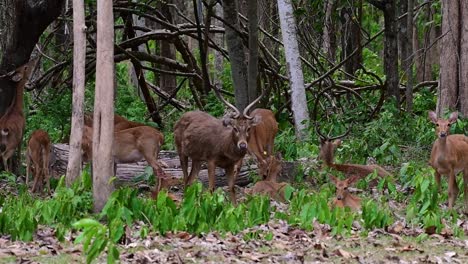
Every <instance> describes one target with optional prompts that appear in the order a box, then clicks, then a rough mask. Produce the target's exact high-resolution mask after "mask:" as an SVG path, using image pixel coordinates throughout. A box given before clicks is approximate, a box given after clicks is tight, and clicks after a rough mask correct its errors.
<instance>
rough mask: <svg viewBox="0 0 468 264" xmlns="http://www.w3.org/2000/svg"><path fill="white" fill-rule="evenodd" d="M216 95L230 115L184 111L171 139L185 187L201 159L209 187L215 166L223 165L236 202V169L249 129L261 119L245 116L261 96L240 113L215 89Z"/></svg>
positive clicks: (232, 198)
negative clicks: (232, 113) (206, 168)
mask: <svg viewBox="0 0 468 264" xmlns="http://www.w3.org/2000/svg"><path fill="white" fill-rule="evenodd" d="M214 90H215V93H216V95H217V96H218V98H219V99H220V100H221V101H222V102H223V103H224V104H225V105H226V106H228V107H229V108H231V109H233V110H234V111H235V114H234V115H232V116H230V117H225V118H224V119H223V120H220V119H217V118H215V117H213V116H211V115H210V114H208V113H205V112H201V111H191V112H187V113H185V114H184V115H182V117H181V118H180V120H179V121H177V123H176V124H175V126H174V140H175V143H176V147H177V152H178V154H179V157H180V165H181V167H182V172H183V174H184V186H185V187H187V186H188V185H189V184H192V182H193V181H194V180H195V178H196V177H197V176H198V173H199V171H200V169H201V164H202V162H204V161H206V162H207V163H208V182H209V189H210V190H211V191H214V188H215V168H216V166H218V167H221V168H224V170H225V172H226V177H227V180H228V186H229V187H228V188H229V193H230V198H231V201H232V202H233V203H236V193H235V189H234V184H235V181H236V178H237V170H236V169H235V168H236V167H238V165H239V161H241V160H242V159H243V158H244V156H245V154H246V153H247V149H248V141H249V137H250V132H251V128H252V127H254V126H256V125H257V124H258V123H259V122H260V117H259V116H250V115H248V114H247V113H248V111H249V109H250V108H251V107H252V106H254V105H255V104H256V103H257V102H258V101H259V100H260V98H261V97H262V96H263V94H262V95H260V97H258V98H257V99H255V100H254V101H253V102H252V103H251V104H249V105H248V106H247V107H245V109H244V111H243V112H242V113H241V112H240V111H239V109H237V108H236V107H235V106H234V105H232V104H230V103H229V102H227V101H226V100H225V99H224V98H223V97H222V96H221V94H220V93H219V91H218V90H217V89H216V88H215V89H214ZM189 158H190V159H191V160H192V169H191V171H190V175H189V174H188V159H189Z"/></svg>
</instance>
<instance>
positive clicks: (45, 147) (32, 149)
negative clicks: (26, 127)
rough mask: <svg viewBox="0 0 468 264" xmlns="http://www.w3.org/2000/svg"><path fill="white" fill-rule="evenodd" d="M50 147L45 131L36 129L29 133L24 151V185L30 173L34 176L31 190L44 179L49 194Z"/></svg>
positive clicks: (34, 189)
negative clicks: (26, 147)
mask: <svg viewBox="0 0 468 264" xmlns="http://www.w3.org/2000/svg"><path fill="white" fill-rule="evenodd" d="M50 148H51V143H50V138H49V135H48V134H47V132H45V131H44V130H41V129H38V130H35V131H34V132H33V133H32V134H31V137H30V138H29V141H28V149H27V151H26V185H28V183H29V175H30V174H31V173H32V174H33V177H34V184H33V188H32V191H33V192H35V191H36V188H37V187H38V184H41V185H42V182H43V181H44V180H45V182H46V185H47V189H48V192H49V194H50V192H51V191H50V174H49V155H50Z"/></svg>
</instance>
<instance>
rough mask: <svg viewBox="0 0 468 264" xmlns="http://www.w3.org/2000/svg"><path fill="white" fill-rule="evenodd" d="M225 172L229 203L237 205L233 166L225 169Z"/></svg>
mask: <svg viewBox="0 0 468 264" xmlns="http://www.w3.org/2000/svg"><path fill="white" fill-rule="evenodd" d="M225 172H226V177H227V180H228V189H229V196H230V198H231V202H232V203H233V204H234V205H237V200H236V189H235V187H234V185H235V183H236V178H237V173H236V170H235V169H234V166H230V167H227V168H225Z"/></svg>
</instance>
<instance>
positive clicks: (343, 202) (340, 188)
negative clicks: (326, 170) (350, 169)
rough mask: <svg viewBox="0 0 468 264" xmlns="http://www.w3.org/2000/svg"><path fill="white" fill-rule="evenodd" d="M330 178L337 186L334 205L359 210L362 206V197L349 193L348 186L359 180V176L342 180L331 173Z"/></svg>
mask: <svg viewBox="0 0 468 264" xmlns="http://www.w3.org/2000/svg"><path fill="white" fill-rule="evenodd" d="M330 179H331V180H332V182H333V183H334V184H335V187H336V197H335V199H334V200H333V205H334V206H337V207H349V208H351V210H355V211H356V210H359V209H360V208H361V198H359V197H357V196H354V195H352V194H351V193H349V190H348V187H349V186H351V185H352V184H354V183H355V182H356V181H357V180H359V176H352V177H350V178H347V179H345V180H340V179H338V178H337V177H335V176H333V175H330Z"/></svg>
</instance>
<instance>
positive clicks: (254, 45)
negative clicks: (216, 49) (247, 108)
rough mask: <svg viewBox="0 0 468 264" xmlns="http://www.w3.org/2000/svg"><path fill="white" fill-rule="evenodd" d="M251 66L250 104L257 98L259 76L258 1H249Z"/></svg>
mask: <svg viewBox="0 0 468 264" xmlns="http://www.w3.org/2000/svg"><path fill="white" fill-rule="evenodd" d="M247 7H248V15H249V65H248V68H249V69H248V87H249V88H248V89H249V92H248V94H249V103H250V102H252V101H253V100H255V98H257V75H258V1H257V0H249V1H248V4H247Z"/></svg>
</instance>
